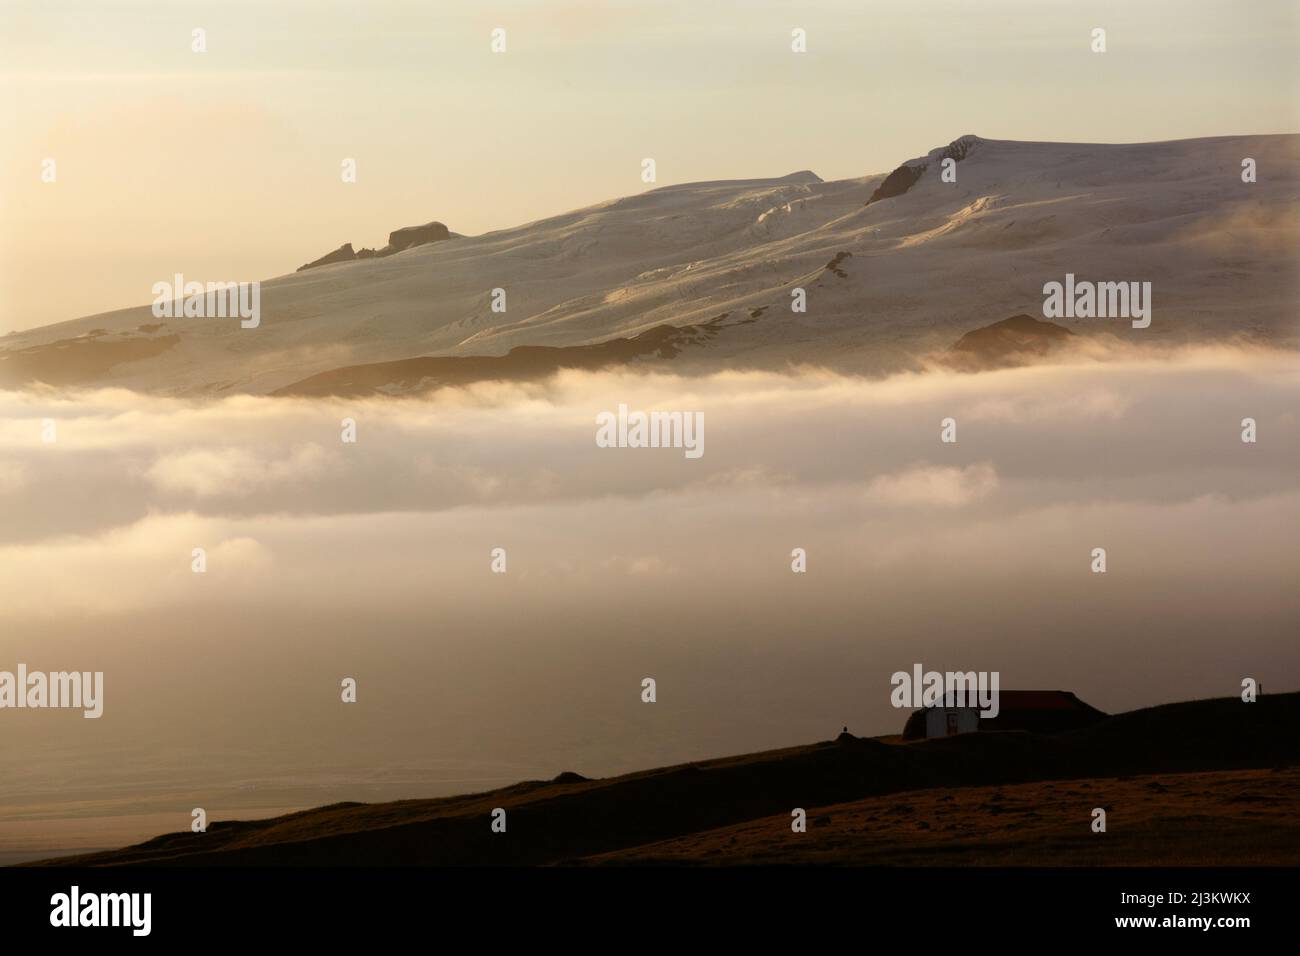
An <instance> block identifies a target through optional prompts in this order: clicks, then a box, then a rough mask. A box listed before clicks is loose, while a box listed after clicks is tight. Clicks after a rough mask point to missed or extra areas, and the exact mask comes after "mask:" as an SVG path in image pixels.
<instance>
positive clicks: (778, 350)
mask: <svg viewBox="0 0 1300 956" xmlns="http://www.w3.org/2000/svg"><path fill="white" fill-rule="evenodd" d="M961 145H962V146H963V148H962V149H960V150H958V153H963V154H964V155H962V158H961V159H960V161H959V162H958V164H957V181H956V182H955V183H948V182H943V181H942V179H941V177H940V167H939V162H938V161H939V159H940V158H941V156H942V155H943V154H942V152H941V151H940V150H935V151H933V152H932V153H931V154H930V155H929V156H927V157H920V158H918V159H917V160H913V161H909V165H912V166H913V167H919V166H920V165H921V164H925V166H926V168H925V170H924V172H923V173H922V174H921V175H920V177H919V179H916V181H915V183H914V184H913V185H912V186H911V187H910V188H909V189H907V191H906V192H904V193H902V194H901V195H896V196H892V197H891V198H887V199H881V200H879V201H876V202H871V203H870V204H868V200H869V199H870V198H871V196H872V194H873V193H874V192H875V190H876V188H877V187H878V186H879V185H880V184H881V182H882V181H883V180H884V178H885V176H884V175H883V174H880V175H875V176H869V177H864V178H862V179H855V180H845V181H839V182H822V181H821V180H820V179H818V177H816V176H815V175H814V174H812V173H810V172H802V173H795V174H792V175H790V176H786V177H783V178H780V179H771V180H745V181H729V182H712V183H692V184H688V185H680V186H668V187H664V188H660V189H654V190H649V191H647V192H645V193H642V194H640V195H636V196H631V197H627V198H624V199H618V200H614V201H611V202H607V203H602V204H600V205H596V206H592V207H589V208H586V209H581V210H577V211H574V212H570V213H566V214H564V215H560V216H555V217H552V218H550V219H544V220H540V221H538V222H534V223H529V224H527V225H523V226H519V227H517V228H514V229H507V230H502V231H499V232H494V233H489V234H486V235H483V236H478V237H460V238H454V239H450V240H446V241H443V242H438V243H435V244H432V245H428V246H421V247H418V248H414V249H410V250H407V251H405V252H401V253H398V254H396V255H393V256H391V257H388V258H384V259H377V260H365V261H357V262H346V263H338V264H334V265H329V266H323V267H320V268H316V269H311V270H308V271H305V272H300V273H295V274H293V275H288V276H282V277H279V278H276V279H271V280H269V281H265V282H263V285H262V302H261V309H262V320H261V326H260V327H259V328H257V329H241V328H240V327H239V323H238V322H237V321H231V320H226V319H194V318H190V319H186V318H180V319H162V320H156V319H155V318H154V317H153V316H152V314H151V312H150V309H149V306H148V305H144V306H142V307H140V308H136V309H127V310H122V311H118V312H114V313H107V314H103V315H97V316H91V317H88V318H84V319H77V320H73V321H71V322H64V323H59V324H57V325H52V326H46V327H44V328H41V329H35V330H30V331H27V332H22V333H16V334H13V335H10V336H6V337H5V338H4V339H2V340H0V385H4V384H14V383H16V382H21V381H23V380H24V378H25V377H28V378H29V377H30V376H31V375H32V374H33V373H32V372H31V370H32V369H33V368H35V369H38V370H39V375H38V376H37V377H41V378H44V379H45V380H55V379H58V380H59V381H61V382H63V383H73V384H93V385H123V386H127V387H132V388H139V389H147V390H158V391H164V392H168V393H214V392H216V393H222V392H228V391H250V392H259V393H260V392H269V391H273V390H275V389H279V388H282V387H284V386H287V385H290V384H292V383H294V382H297V381H300V380H302V379H304V378H307V377H309V376H311V375H315V374H317V373H321V372H326V371H329V370H332V369H339V368H341V367H344V366H351V365H358V364H366V363H376V362H387V361H394V360H398V359H407V358H413V357H416V356H435V355H436V356H471V355H503V354H505V353H506V352H507V351H509V350H510V349H511V348H514V347H516V346H521V345H547V346H576V345H586V344H592V343H598V342H603V341H606V340H609V339H612V338H616V337H630V336H634V335H637V334H639V333H642V332H645V331H646V330H648V329H651V328H653V327H654V326H656V325H660V324H665V323H667V324H672V325H679V326H682V325H698V324H700V323H704V322H706V321H709V320H712V319H715V318H716V317H718V316H721V315H723V314H726V315H727V316H729V317H731V318H732V319H736V320H739V319H742V318H743V319H746V320H750V319H752V321H745V322H743V323H742V322H740V321H734V322H731V321H729V320H722V326H723V329H722V332H721V333H720V334H718V335H716V336H715V337H712V338H710V339H709V340H708V341H707V342H703V343H701V344H700V345H699V346H698V347H696V348H693V349H690V350H687V351H686V352H684V353H683V354H681V355H679V356H678V357H677V358H675V359H673V361H674V362H675V363H677V364H678V365H679V366H682V367H713V366H717V365H719V364H728V365H750V364H753V365H767V366H773V365H775V366H780V365H782V364H785V363H787V362H791V361H801V362H820V363H826V364H831V365H835V366H838V367H844V368H852V369H863V370H870V369H883V368H893V367H901V366H905V365H907V364H908V363H909V362H910V361H912V360H914V358H915V356H917V355H920V354H922V353H925V352H927V351H930V350H932V349H935V348H940V347H943V346H946V345H949V344H951V343H952V342H953V341H955V340H956V339H957V338H959V337H960V336H961V335H962V334H964V333H965V332H968V331H970V330H971V329H974V328H977V327H980V326H983V325H987V324H989V323H991V322H995V321H998V320H1001V319H1005V318H1006V317H1008V316H1010V315H1014V314H1017V313H1029V314H1040V310H1041V306H1042V300H1043V296H1042V286H1043V283H1044V282H1047V281H1051V280H1058V281H1059V280H1061V279H1062V278H1063V277H1064V275H1065V273H1066V272H1072V273H1074V274H1075V275H1076V276H1078V277H1079V278H1081V279H1092V280H1096V281H1110V280H1139V281H1149V282H1151V283H1152V284H1153V305H1154V316H1153V322H1152V325H1151V327H1150V328H1149V329H1145V330H1135V329H1130V328H1129V327H1128V324H1127V323H1122V322H1121V323H1115V322H1111V323H1106V322H1097V321H1094V322H1092V323H1086V322H1084V323H1079V324H1077V325H1076V326H1073V327H1072V330H1073V331H1077V332H1080V333H1082V334H1085V335H1086V334H1091V333H1095V332H1101V331H1104V332H1110V333H1114V334H1116V335H1119V336H1121V337H1124V338H1129V337H1131V338H1132V339H1133V341H1135V342H1138V343H1142V342H1158V341H1160V342H1185V341H1200V340H1206V339H1214V338H1224V337H1232V336H1237V335H1241V334H1245V335H1249V336H1252V337H1254V338H1257V339H1262V340H1265V341H1269V342H1273V343H1275V344H1279V345H1284V346H1288V347H1294V346H1295V345H1296V344H1297V327H1296V315H1295V304H1296V302H1297V295H1298V294H1300V266H1298V264H1297V259H1296V249H1297V247H1298V246H1297V243H1298V242H1300V165H1298V161H1300V136H1297V135H1276V136H1246V137H1217V138H1211V139H1197V140H1180V141H1174V142H1167V143H1149V144H1135V145H1086V144H1062V143H1027V142H1013V141H998V140H982V139H978V138H975V137H965V138H963V141H961ZM1244 157H1251V158H1253V159H1255V160H1256V162H1257V164H1258V182H1256V183H1253V184H1246V183H1243V182H1242V181H1241V175H1240V172H1241V161H1242V159H1243V158H1244ZM907 178H910V177H907ZM428 213H429V216H436V214H437V210H428ZM426 218H428V217H426ZM394 225H395V226H396V225H398V224H394ZM449 225H450V226H451V227H452V228H453V229H454V228H455V223H450V224H449ZM330 238H332V239H333V238H337V239H339V240H342V239H343V238H346V237H330ZM332 245H333V244H332V243H330V242H329V241H326V242H323V243H322V246H323V248H321V249H304V250H299V252H300V253H301V257H302V259H303V260H304V261H306V260H308V259H311V258H313V257H315V256H317V255H320V254H322V253H324V252H325V251H327V250H328V248H331V247H332ZM832 260H834V262H835V265H834V268H827V266H828V264H829V263H831V262H832ZM160 278H162V277H161V276H160ZM188 278H200V277H188ZM498 287H499V288H503V289H505V290H506V303H507V310H506V312H505V313H504V314H502V313H495V312H493V311H492V310H491V308H490V303H491V290H492V289H494V288H498ZM795 287H802V288H804V289H806V290H807V295H808V311H807V312H806V313H804V314H796V313H792V312H791V310H790V301H791V300H790V291H791V290H792V289H793V288H795ZM760 309H761V310H762V311H761V312H759V311H758V310H760ZM755 313H757V315H755ZM155 324H159V325H161V327H160V328H154V327H153V326H154V325H155ZM141 326H145V329H143V330H142V329H141ZM92 332H93V333H94V336H93V338H92V339H85V338H82V339H78V337H79V336H86V335H87V334H88V333H92ZM70 340H74V341H72V342H70ZM50 369H55V370H56V371H57V373H58V374H51V373H50V371H49V370H50Z"/></svg>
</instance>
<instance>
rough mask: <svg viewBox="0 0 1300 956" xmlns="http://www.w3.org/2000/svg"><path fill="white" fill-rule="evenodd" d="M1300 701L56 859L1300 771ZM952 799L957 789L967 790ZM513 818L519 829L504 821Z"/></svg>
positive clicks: (136, 858) (550, 846) (259, 827)
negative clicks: (920, 794) (494, 823)
mask: <svg viewBox="0 0 1300 956" xmlns="http://www.w3.org/2000/svg"><path fill="white" fill-rule="evenodd" d="M1297 721H1300V694H1295V693H1293V694H1281V695H1270V696H1267V697H1263V698H1261V699H1260V700H1259V701H1258V702H1257V703H1253V704H1246V703H1243V702H1242V701H1240V700H1239V699H1237V698H1224V699H1215V700H1203V701H1192V702H1186V703H1179V704H1169V705H1165V706H1161V707H1154V708H1149V709H1146V710H1140V711H1134V712H1131V713H1127V714H1120V715H1117V716H1114V717H1111V718H1109V719H1107V720H1105V721H1103V722H1101V723H1099V724H1095V725H1093V726H1091V727H1088V728H1086V729H1084V730H1080V731H1076V732H1073V733H1070V734H1062V735H1058V736H1039V735H1035V734H1022V733H982V734H968V735H963V736H959V737H950V738H944V739H938V740H932V741H920V742H917V743H911V744H903V743H892V742H884V741H882V740H872V739H859V738H851V737H850V738H844V739H841V740H839V741H827V742H823V743H819V744H812V745H809V746H805V747H796V748H791V749H787V750H778V751H768V752H764V753H757V754H749V755H744V756H737V757H729V758H723V759H717V760H709V761H704V762H700V763H696V764H687V765H683V766H677V767H668V768H664V769H659V770H651V771H644V772H641V773H634V774H628V775H626V776H621V777H612V778H608V779H604V780H590V781H585V780H584V781H575V782H565V783H559V782H555V781H551V782H528V783H521V784H517V785H515V786H513V787H507V788H504V789H501V790H495V791H490V792H487V793H482V794H472V795H466V796H461V797H451V798H445V799H439V800H406V801H399V802H395V803H384V804H369V805H367V804H350V803H349V804H335V805H332V806H327V807H320V808H317V809H314V810H308V811H304V812H302V813H295V814H291V815H289V816H284V817H278V818H274V819H270V820H261V821H256V822H228V823H222V822H218V823H214V824H213V825H212V826H210V827H209V829H208V832H206V833H202V834H196V833H188V832H185V833H177V834H169V835H166V836H162V837H158V838H156V839H153V840H150V841H148V842H145V843H142V844H139V845H137V846H133V847H127V848H125V849H122V850H115V851H110V852H106V853H96V854H89V855H86V856H80V857H65V858H60V859H58V860H54V861H48V862H47V864H46V865H122V864H149V865H166V864H183V865H337V864H353V865H389V864H424V865H429V864H432V865H468V864H488V865H491V864H506V865H510V864H513V865H536V864H548V863H564V862H576V861H578V860H580V859H582V858H584V857H593V856H597V855H600V854H608V853H613V852H615V851H619V850H629V849H632V848H636V847H642V846H647V845H649V844H654V843H656V842H661V841H666V840H672V839H675V838H682V837H688V836H691V835H698V834H703V833H705V832H707V831H713V830H718V829H720V828H725V827H731V826H735V825H737V824H744V823H747V822H751V821H763V820H765V818H773V817H779V818H782V819H783V820H784V821H785V824H784V826H785V829H786V830H788V829H789V824H788V820H789V812H790V809H791V808H792V807H805V808H815V807H829V806H833V805H836V804H846V803H850V802H854V801H862V800H867V799H871V798H880V797H886V796H888V795H891V794H893V795H896V794H900V793H903V792H911V791H936V790H949V789H951V788H957V789H958V790H960V789H962V788H978V787H989V786H1002V787H1006V786H1013V785H1018V784H1026V783H1031V782H1035V781H1051V780H1067V779H1070V780H1083V779H1091V778H1107V777H1116V776H1125V775H1137V774H1172V773H1195V772H1207V771H1228V770H1252V769H1255V770H1257V769H1268V770H1272V769H1273V768H1280V767H1289V766H1293V765H1296V764H1300V735H1297V734H1296V732H1295V729H1294V728H1295V727H1296V726H1297ZM953 792H956V790H954V791H953ZM494 807H504V808H505V809H506V810H507V814H508V826H509V830H508V833H507V834H506V835H501V834H494V833H492V832H491V829H490V826H489V819H490V813H491V810H492V808H494Z"/></svg>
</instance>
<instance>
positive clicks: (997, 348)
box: [939, 314, 1075, 372]
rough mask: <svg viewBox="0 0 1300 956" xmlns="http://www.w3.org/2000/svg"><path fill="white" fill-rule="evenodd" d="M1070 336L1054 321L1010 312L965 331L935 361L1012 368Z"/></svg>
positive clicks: (974, 368)
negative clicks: (994, 320) (1004, 317)
mask: <svg viewBox="0 0 1300 956" xmlns="http://www.w3.org/2000/svg"><path fill="white" fill-rule="evenodd" d="M1073 338H1075V335H1074V333H1073V332H1071V331H1070V330H1069V329H1067V328H1065V327H1063V326H1060V325H1057V324H1056V323H1055V322H1047V321H1045V320H1043V319H1036V318H1034V317H1033V316H1032V315H1024V314H1021V315H1013V316H1012V317H1011V318H1009V319H1003V320H1002V321H1001V322H994V323H993V324H992V325H986V326H983V327H982V328H978V329H974V330H972V331H970V332H967V333H966V334H965V335H963V336H962V337H961V338H960V339H958V340H957V341H956V343H955V344H954V345H953V346H952V347H951V348H950V349H949V350H948V352H947V354H945V355H943V356H941V357H940V359H939V361H940V363H941V364H943V365H947V366H948V367H950V368H954V369H957V370H959V371H964V372H978V371H986V370H989V369H995V368H1012V367H1015V366H1017V365H1028V364H1030V363H1032V362H1034V361H1036V360H1038V359H1041V358H1043V357H1044V356H1046V355H1048V354H1049V353H1051V352H1053V351H1055V350H1056V349H1058V348H1060V347H1061V346H1063V345H1066V344H1067V343H1068V342H1069V341H1070V340H1071V339H1073Z"/></svg>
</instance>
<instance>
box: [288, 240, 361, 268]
mask: <svg viewBox="0 0 1300 956" xmlns="http://www.w3.org/2000/svg"><path fill="white" fill-rule="evenodd" d="M356 257H357V254H356V253H355V252H353V251H352V243H350V242H345V243H343V245H341V246H339V247H338V248H337V249H335V250H334V251H333V252H329V253H326V254H325V255H323V256H321V257H320V258H319V259H316V260H314V261H312V262H309V263H307V264H306V265H305V266H299V267H298V268H297V270H296V271H298V272H302V271H303V270H304V269H315V268H316V267H317V266H327V265H329V264H330V263H331V262H351V261H352V260H353V259H355V258H356Z"/></svg>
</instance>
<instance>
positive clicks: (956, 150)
mask: <svg viewBox="0 0 1300 956" xmlns="http://www.w3.org/2000/svg"><path fill="white" fill-rule="evenodd" d="M979 144H980V138H979V137H978V136H974V135H972V134H970V133H968V134H966V135H965V136H959V137H958V138H957V139H954V140H953V141H952V142H951V143H949V144H948V145H947V146H941V147H940V148H938V149H932V150H930V152H929V153H927V154H926V157H925V159H920V160H912V162H910V163H904V164H903V165H902V166H899V167H898V168H897V169H895V170H894V171H893V172H892V173H890V174H889V175H888V176H886V177H885V178H884V181H883V182H881V184H880V185H879V186H877V187H876V191H875V192H873V193H872V194H871V198H870V199H868V200H867V201H866V203H865V205H868V206H870V205H871V204H872V203H873V202H878V201H879V200H881V199H892V198H893V197H894V196H901V195H903V193H905V192H907V191H908V190H909V189H911V188H912V187H913V186H915V185H916V181H917V180H918V179H920V178H921V176H922V174H923V173H924V172H925V171H926V170H927V169H928V168H929V167H930V164H931V163H941V162H943V161H944V160H945V159H952V160H955V161H957V162H959V163H960V162H961V161H962V160H963V159H965V158H966V157H967V156H969V155H970V153H971V150H973V149H974V148H975V147H976V146H978V145H979Z"/></svg>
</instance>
